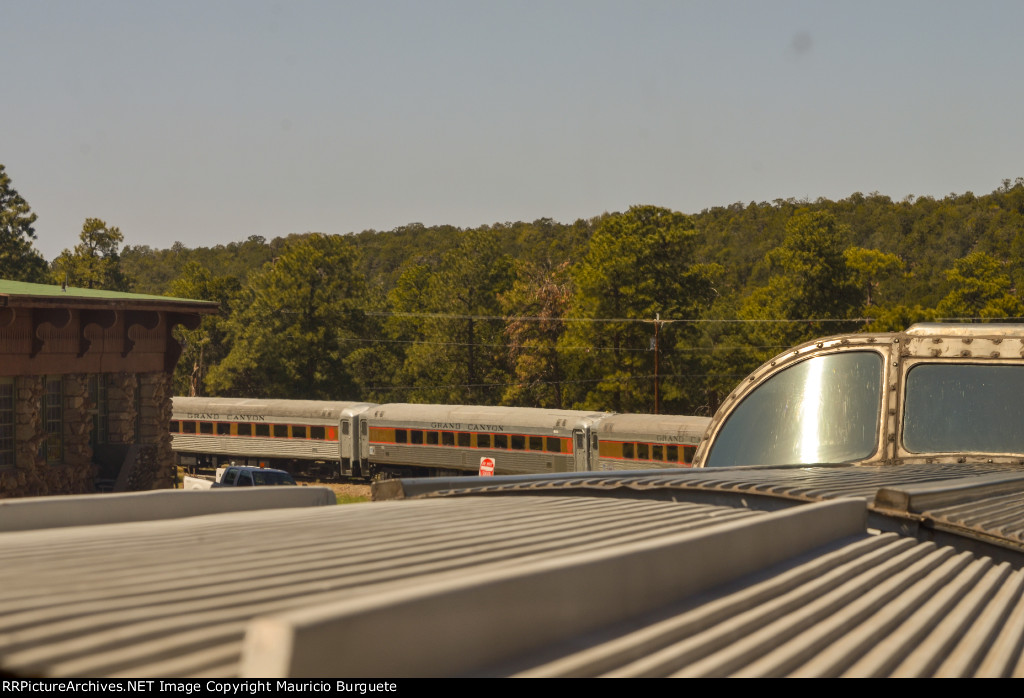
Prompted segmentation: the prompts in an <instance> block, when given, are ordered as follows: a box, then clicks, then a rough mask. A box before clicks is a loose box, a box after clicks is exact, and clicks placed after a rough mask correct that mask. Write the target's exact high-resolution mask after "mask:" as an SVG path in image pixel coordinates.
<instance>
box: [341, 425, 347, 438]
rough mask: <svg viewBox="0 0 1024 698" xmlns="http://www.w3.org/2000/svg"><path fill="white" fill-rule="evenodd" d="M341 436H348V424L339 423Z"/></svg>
mask: <svg viewBox="0 0 1024 698" xmlns="http://www.w3.org/2000/svg"><path fill="white" fill-rule="evenodd" d="M341 435H342V436H348V422H342V423H341Z"/></svg>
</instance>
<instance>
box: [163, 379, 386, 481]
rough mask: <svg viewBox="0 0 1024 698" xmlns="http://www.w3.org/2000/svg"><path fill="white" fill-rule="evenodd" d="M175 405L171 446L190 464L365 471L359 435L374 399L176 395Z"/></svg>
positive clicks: (181, 462) (320, 472) (345, 472)
mask: <svg viewBox="0 0 1024 698" xmlns="http://www.w3.org/2000/svg"><path fill="white" fill-rule="evenodd" d="M173 406H174V407H173V414H172V417H171V426H170V430H171V446H172V448H173V449H174V451H175V453H176V454H177V460H178V464H179V465H182V466H185V467H186V468H195V467H196V466H204V467H216V466H218V465H222V464H225V463H234V464H236V465H262V466H264V467H275V468H282V469H285V470H288V471H290V472H297V473H305V474H311V475H316V476H320V477H333V476H338V475H354V476H357V477H358V476H360V475H365V473H362V472H361V466H362V463H361V462H360V460H359V446H358V437H357V434H358V433H359V426H360V418H361V416H362V415H363V414H364V413H365V412H366V410H368V409H369V408H370V407H373V403H366V402H326V401H317V400H238V399H227V398H197V397H175V398H174V400H173Z"/></svg>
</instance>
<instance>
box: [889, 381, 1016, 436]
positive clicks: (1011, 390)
mask: <svg viewBox="0 0 1024 698" xmlns="http://www.w3.org/2000/svg"><path fill="white" fill-rule="evenodd" d="M1022 393H1024V366H1021V365H1013V364H1003V365H1001V366H998V365H996V366H993V365H988V366H982V365H976V364H937V363H936V364H918V365H917V366H914V367H913V368H911V369H910V371H908V372H907V399H906V402H905V404H904V406H903V445H904V446H906V448H907V450H908V451H912V452H914V453H950V452H954V453H955V452H960V451H967V452H971V451H982V452H988V453H1024V413H1022V412H1021V409H1020V396H1021V394H1022Z"/></svg>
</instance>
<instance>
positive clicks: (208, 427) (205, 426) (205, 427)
mask: <svg viewBox="0 0 1024 698" xmlns="http://www.w3.org/2000/svg"><path fill="white" fill-rule="evenodd" d="M199 433H200V434H212V433H213V422H199Z"/></svg>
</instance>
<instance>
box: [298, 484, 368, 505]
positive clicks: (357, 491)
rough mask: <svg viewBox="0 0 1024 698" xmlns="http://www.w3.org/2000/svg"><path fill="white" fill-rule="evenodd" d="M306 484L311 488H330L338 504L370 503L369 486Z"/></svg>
mask: <svg viewBox="0 0 1024 698" xmlns="http://www.w3.org/2000/svg"><path fill="white" fill-rule="evenodd" d="M305 484H308V485H309V486H310V487H330V488H331V489H332V490H334V494H335V495H337V497H338V504H351V503H354V502H368V501H370V486H369V485H357V484H352V483H348V482H344V483H338V482H309V483H305Z"/></svg>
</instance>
